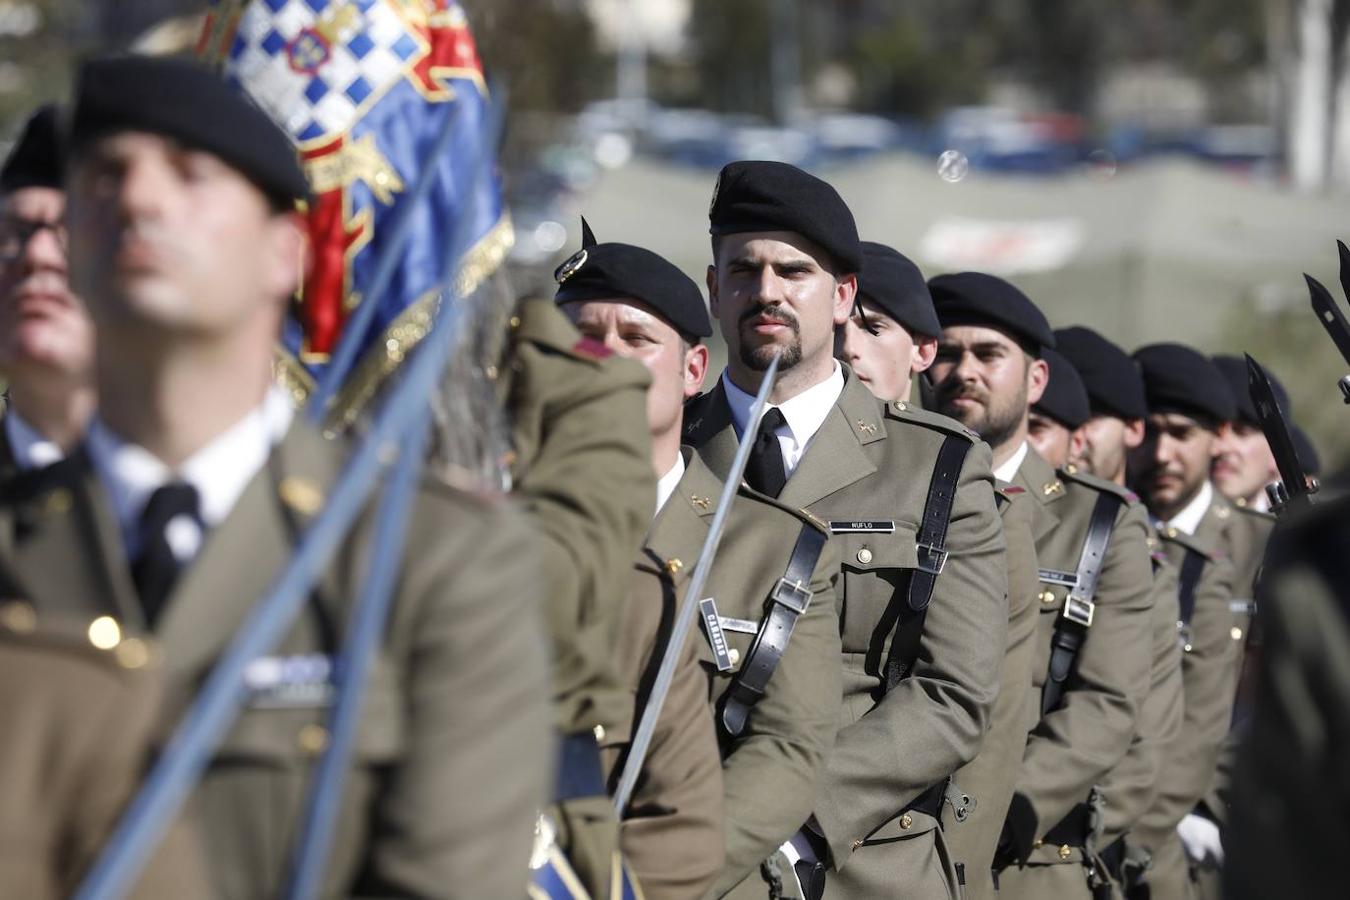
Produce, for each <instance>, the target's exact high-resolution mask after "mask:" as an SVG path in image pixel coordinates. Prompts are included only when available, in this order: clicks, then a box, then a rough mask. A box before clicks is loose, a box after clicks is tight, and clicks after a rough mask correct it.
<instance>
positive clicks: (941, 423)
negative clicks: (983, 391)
mask: <svg viewBox="0 0 1350 900" xmlns="http://www.w3.org/2000/svg"><path fill="white" fill-rule="evenodd" d="M886 417H887V418H890V419H899V420H900V421H902V422H913V423H915V424H916V425H923V426H924V427H926V428H932V429H934V430H936V431H941V432H944V433H946V434H954V435H957V436H958V437H963V438H965V439H966V440H968V441H970V442H971V443H975V442H977V441H979V440H980V436H979V435H978V434H976V433H975V432H973V431H971V430H970V429H969V428H967V427H966V426H964V425H962V424H961V423H960V422H958V421H956V420H955V419H953V418H951V417H950V416H944V415H942V414H941V413H935V412H930V411H928V410H926V409H921V408H920V407H919V406H918V404H915V403H910V402H908V401H905V400H892V401H891V402H890V403H887V404H886Z"/></svg>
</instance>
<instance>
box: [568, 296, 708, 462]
mask: <svg viewBox="0 0 1350 900" xmlns="http://www.w3.org/2000/svg"><path fill="white" fill-rule="evenodd" d="M562 309H563V312H564V313H566V314H567V317H568V318H569V319H571V320H572V322H573V324H575V325H576V326H577V330H578V331H580V332H581V333H582V334H584V335H585V336H587V337H589V338H592V339H594V340H597V341H600V342H601V343H603V344H604V345H605V346H606V347H608V348H609V349H610V350H613V351H614V352H615V353H616V354H618V355H619V356H623V357H627V358H628V359H633V360H636V361H638V362H640V363H642V365H644V366H646V368H647V371H648V372H650V373H651V376H652V383H651V387H649V388H648V389H647V426H648V428H649V429H650V433H651V435H652V437H653V438H657V437H660V436H663V435H670V434H675V433H678V432H679V430H680V425H681V422H682V418H683V415H684V401H685V400H687V399H689V398H690V397H693V396H694V395H695V394H697V393H698V392H699V390H701V389H702V387H703V376H704V375H705V374H706V373H707V371H708V348H707V347H705V346H703V345H702V344H699V345H696V346H692V347H691V346H689V345H688V344H687V343H685V341H684V340H683V339H682V338H681V337H680V334H679V332H678V331H676V330H675V328H674V327H673V326H672V325H671V324H670V323H669V322H667V321H666V320H665V319H664V318H662V317H661V316H660V315H659V314H657V313H656V312H655V311H654V310H653V309H652V308H651V307H650V306H648V305H647V304H645V303H642V302H640V301H638V300H629V299H615V300H579V301H575V302H572V303H564V304H563V306H562ZM658 474H662V475H664V474H665V473H664V472H661V473H658Z"/></svg>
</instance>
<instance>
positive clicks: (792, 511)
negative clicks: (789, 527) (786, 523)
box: [740, 481, 830, 535]
mask: <svg viewBox="0 0 1350 900" xmlns="http://www.w3.org/2000/svg"><path fill="white" fill-rule="evenodd" d="M740 494H741V496H743V497H747V498H749V499H751V500H756V501H758V502H760V503H763V504H764V505H765V506H772V507H773V508H774V509H779V510H782V511H783V512H785V513H788V514H789V515H791V516H792V517H793V518H795V519H799V520H800V521H802V522H806V523H808V524H810V525H812V526H813V527H815V528H816V529H817V530H819V531H820V532H821V533H822V534H825V535H828V534H829V533H830V526H829V525H828V524H827V523H826V522H824V521H823V520H821V519H818V518H816V517H815V516H814V515H812V514H811V513H809V512H807V511H806V510H804V509H802V508H801V507H799V506H792V505H791V504H788V503H784V502H783V501H781V500H779V499H778V498H777V497H768V496H765V495H764V494H761V493H759V492H757V491H755V490H754V489H752V488H751V487H750V486H749V485H747V484H746V483H745V482H744V481H742V482H741V489H740Z"/></svg>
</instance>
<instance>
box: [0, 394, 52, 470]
mask: <svg viewBox="0 0 1350 900" xmlns="http://www.w3.org/2000/svg"><path fill="white" fill-rule="evenodd" d="M5 437H7V438H9V448H10V450H12V451H13V453H14V463H15V465H17V466H18V467H19V469H20V470H22V471H25V472H26V471H28V470H30V469H42V468H46V467H47V466H50V465H52V464H53V463H58V462H60V461H61V460H63V459H65V457H66V453H65V451H64V450H62V449H61V445H60V444H58V443H56V442H55V441H50V440H48V439H47V438H46V437H44V436H43V435H41V434H39V433H38V430H37V429H36V428H34V427H33V426H32V425H29V424H28V422H27V421H26V420H25V419H24V418H23V416H20V415H19V414H18V413H17V412H15V411H14V409H13V408H12V407H11V408H10V409H9V411H8V412H6V413H5Z"/></svg>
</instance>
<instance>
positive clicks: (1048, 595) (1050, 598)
mask: <svg viewBox="0 0 1350 900" xmlns="http://www.w3.org/2000/svg"><path fill="white" fill-rule="evenodd" d="M1041 602H1042V603H1054V602H1055V592H1054V591H1041Z"/></svg>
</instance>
